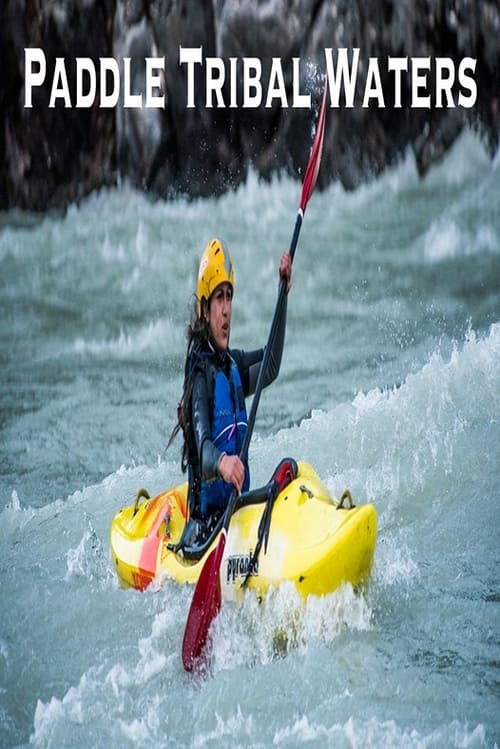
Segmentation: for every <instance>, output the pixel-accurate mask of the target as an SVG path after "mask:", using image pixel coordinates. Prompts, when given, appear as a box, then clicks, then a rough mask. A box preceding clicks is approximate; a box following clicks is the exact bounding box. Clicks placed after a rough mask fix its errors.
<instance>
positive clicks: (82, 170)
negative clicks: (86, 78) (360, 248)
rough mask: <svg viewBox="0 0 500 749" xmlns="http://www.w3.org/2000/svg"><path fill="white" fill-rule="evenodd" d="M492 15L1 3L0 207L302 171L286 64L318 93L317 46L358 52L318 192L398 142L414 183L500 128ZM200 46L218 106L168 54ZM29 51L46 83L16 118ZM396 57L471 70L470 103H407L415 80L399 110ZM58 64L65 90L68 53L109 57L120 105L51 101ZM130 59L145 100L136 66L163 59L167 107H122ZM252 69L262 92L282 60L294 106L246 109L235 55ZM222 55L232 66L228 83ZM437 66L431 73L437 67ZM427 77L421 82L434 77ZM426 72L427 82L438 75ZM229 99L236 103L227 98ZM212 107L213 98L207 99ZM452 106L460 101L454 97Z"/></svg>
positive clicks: (177, 1) (219, 184) (275, 2)
mask: <svg viewBox="0 0 500 749" xmlns="http://www.w3.org/2000/svg"><path fill="white" fill-rule="evenodd" d="M499 39H500V11H499V8H498V3H496V2H495V1H494V0H491V1H490V0H478V2H475V3H471V2H470V0H412V1H411V2H410V0H354V1H353V0H328V1H327V0H317V1H316V2H310V0H261V1H260V2H255V3H248V2H245V1H244V0H212V2H202V3H200V2H199V0H4V2H3V3H2V7H1V8H0V49H2V75H1V77H0V112H1V130H0V209H8V208H10V207H13V206H17V207H21V208H26V209H30V210H37V211H43V210H47V209H50V208H61V207H62V208H64V207H65V206H66V205H67V204H68V203H70V202H72V201H75V200H78V199H79V198H80V197H82V196H83V195H85V194H87V193H88V192H89V191H91V190H92V189H95V188H97V187H99V186H102V185H104V184H110V183H114V182H115V181H116V180H117V179H118V177H119V176H121V177H123V178H127V179H129V180H130V181H131V182H132V183H133V184H134V185H136V186H138V187H140V188H142V189H146V190H148V191H150V192H151V193H153V194H155V195H159V196H164V197H169V196H173V195H176V194H179V193H183V194H186V195H189V196H193V197H196V196H206V195H213V194H220V193H221V192H223V191H224V190H226V189H228V188H231V187H236V186H237V185H238V184H240V182H241V181H242V180H244V179H245V176H246V173H247V170H248V167H249V165H252V166H253V168H255V169H256V170H257V171H258V172H259V173H260V174H261V175H263V176H264V177H269V176H270V175H272V174H273V173H274V172H276V171H285V172H287V173H289V174H292V175H298V174H299V173H300V171H301V169H303V167H304V162H305V161H306V160H307V154H308V150H309V145H310V142H311V125H312V122H313V119H314V117H313V114H312V113H311V111H309V109H300V108H294V107H292V106H291V103H292V91H293V75H292V73H293V63H292V59H293V58H294V57H295V58H300V82H299V87H300V92H307V91H309V92H311V91H313V103H314V104H315V103H316V102H317V100H318V98H319V89H320V83H319V76H320V74H321V72H322V71H323V70H324V68H325V48H333V49H334V51H336V50H338V49H340V48H344V47H345V48H347V49H348V50H350V51H352V50H353V49H354V48H359V49H360V53H359V54H360V66H359V69H358V85H357V87H356V96H355V102H354V107H352V108H346V107H344V106H340V107H339V108H335V109H330V110H329V113H328V125H327V131H326V137H325V147H324V156H323V163H322V169H321V172H320V179H319V184H320V185H322V186H325V185H326V184H328V183H329V182H330V181H332V180H334V179H336V180H340V181H341V182H342V183H343V185H344V186H346V187H347V188H354V187H356V186H357V185H358V184H360V183H361V182H362V181H364V180H366V179H367V178H369V177H372V176H374V175H376V174H378V173H379V172H380V171H381V170H382V169H384V168H385V167H386V166H387V165H389V164H391V163H392V162H394V160H395V159H397V158H398V157H399V156H400V155H401V153H402V152H403V151H404V150H405V149H406V148H407V147H412V148H413V149H414V152H415V155H416V160H417V165H418V168H419V170H420V172H421V173H422V174H424V173H425V172H426V170H427V169H428V168H429V167H430V165H431V164H432V163H434V162H435V161H436V160H437V159H439V158H440V157H441V155H442V154H443V153H444V152H445V151H446V149H447V148H449V146H450V145H451V144H452V143H453V141H454V140H455V138H456V137H457V136H458V134H459V133H460V132H461V130H462V129H463V127H464V126H465V125H467V124H469V125H472V126H475V127H479V128H480V129H481V131H482V132H483V134H484V136H485V139H486V141H487V143H488V145H489V147H490V150H491V152H492V153H494V151H495V149H496V148H497V147H498V141H499V132H500V88H499V81H500V43H499V41H498V40H499ZM180 45H182V46H183V47H190V48H197V47H201V46H202V47H203V57H204V58H206V57H216V58H220V59H222V60H223V61H224V64H225V69H224V72H225V76H226V80H225V85H224V87H223V89H222V94H223V97H224V102H225V104H226V106H225V107H224V108H220V107H217V106H213V107H211V108H210V107H207V106H206V103H207V102H206V92H205V85H204V72H205V68H204V66H202V65H197V66H196V70H195V88H194V104H195V106H194V107H192V108H189V107H187V106H186V91H187V66H186V65H179V47H180ZM26 47H40V48H42V49H43V50H44V53H45V56H46V66H47V74H46V79H45V83H44V85H43V86H42V87H37V88H34V89H33V95H32V103H33V106H32V108H30V109H28V108H25V106H24V103H25V70H24V67H25V62H24V49H25V48H26ZM389 56H393V57H408V58H412V57H430V58H431V60H433V61H434V60H435V58H436V57H446V58H450V59H451V60H452V61H453V63H454V65H455V68H456V69H458V64H459V62H460V60H462V59H463V58H464V57H472V58H475V59H476V60H477V63H476V70H475V73H474V78H475V80H476V83H477V100H476V103H475V106H474V107H473V108H470V109H469V108H464V107H458V106H454V107H450V106H441V107H438V106H436V105H435V104H436V101H435V92H434V91H433V88H432V83H431V85H430V86H429V89H430V93H431V99H432V101H433V104H432V105H431V107H430V108H428V107H423V108H422V107H420V108H410V107H409V106H408V104H409V102H410V98H411V76H406V77H405V78H404V79H403V82H402V88H401V99H402V106H401V107H400V108H395V107H394V104H395V101H394V80H393V77H391V76H393V74H391V73H390V72H388V70H387V65H386V61H387V58H388V57H389ZM61 57H62V58H64V59H65V60H66V69H67V78H68V88H69V91H70V93H71V96H72V97H74V95H75V86H76V64H75V58H77V57H88V58H91V60H92V61H93V62H94V63H95V66H96V70H97V80H96V86H97V91H99V90H100V89H99V87H100V83H101V80H100V74H99V59H100V58H102V57H108V58H109V57H114V58H116V59H117V60H118V61H120V68H119V76H120V82H121V90H122V94H121V97H122V98H121V99H120V101H119V102H118V103H117V105H116V106H114V107H109V108H101V107H99V97H98V96H97V97H96V101H95V103H94V105H93V106H92V107H90V108H76V107H75V106H74V100H73V101H72V106H71V107H66V106H65V105H64V101H61V100H58V102H57V104H56V106H55V107H53V108H51V107H49V102H50V97H51V84H52V78H53V71H54V67H55V65H56V59H57V58H61ZM126 57H128V58H130V70H129V73H128V75H129V78H130V91H131V93H135V94H138V93H140V92H143V91H144V90H145V64H144V60H145V58H147V57H160V58H163V57H165V69H164V71H162V73H161V76H160V77H161V90H162V91H163V93H164V95H165V107H164V108H144V107H143V108H133V107H124V106H123V88H124V85H123V83H124V76H125V71H124V65H123V58H126ZM243 57H245V58H249V57H254V58H257V59H258V60H260V62H261V65H262V74H261V75H262V82H263V84H264V87H265V86H266V83H267V81H268V79H269V75H270V72H271V67H272V58H273V57H279V58H281V61H282V70H283V78H284V83H285V86H286V91H287V96H288V100H289V106H288V107H285V106H282V103H280V102H279V101H278V100H274V101H273V102H272V106H270V107H265V106H261V107H259V108H258V109H256V108H246V109H243V108H242V107H241V101H242V96H243V92H242V84H241V72H242V63H241V58H243ZM370 57H376V58H377V59H378V60H379V63H380V75H381V83H382V86H383V90H384V97H385V108H379V107H377V106H376V105H375V104H374V101H373V100H372V101H371V103H370V106H368V107H363V106H362V103H363V101H362V100H363V93H364V85H365V82H366V76H367V72H368V61H369V58H370ZM230 58H239V62H238V63H237V66H238V67H237V68H235V70H236V71H237V72H238V76H237V81H236V84H235V85H234V86H233V88H232V83H231V67H230ZM433 65H434V63H433ZM433 76H434V70H431V74H430V75H429V80H430V81H432V80H433ZM434 77H435V76H434ZM235 97H236V100H237V103H238V106H236V107H234V106H233V107H231V106H230V103H231V101H233V103H234V98H235ZM212 99H213V101H214V104H215V102H216V96H215V94H214V95H213V96H212ZM455 103H456V102H455Z"/></svg>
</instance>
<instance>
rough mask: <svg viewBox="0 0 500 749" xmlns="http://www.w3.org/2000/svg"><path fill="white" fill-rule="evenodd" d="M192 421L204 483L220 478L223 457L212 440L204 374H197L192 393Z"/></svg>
mask: <svg viewBox="0 0 500 749" xmlns="http://www.w3.org/2000/svg"><path fill="white" fill-rule="evenodd" d="M191 420H192V425H193V432H194V438H195V444H196V452H197V455H198V461H199V466H200V473H201V479H202V481H210V480H212V479H216V478H219V471H218V465H219V460H220V458H221V456H222V453H221V451H220V450H218V449H217V448H216V447H215V445H214V444H213V442H212V440H211V429H210V410H209V403H208V389H207V380H206V377H205V374H204V372H202V371H199V372H197V373H196V375H195V378H194V383H193V390H192V393H191Z"/></svg>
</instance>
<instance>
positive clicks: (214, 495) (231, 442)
mask: <svg viewBox="0 0 500 749" xmlns="http://www.w3.org/2000/svg"><path fill="white" fill-rule="evenodd" d="M247 424H248V418H247V410H246V406H245V396H244V393H243V385H242V384H241V378H240V373H239V371H238V367H237V366H236V364H235V362H234V361H233V360H232V359H231V365H230V374H229V377H227V375H226V374H225V373H224V372H223V371H222V370H221V369H217V371H216V375H215V381H214V383H213V408H212V424H211V438H212V442H213V443H214V445H215V446H216V447H217V448H218V449H219V450H221V451H222V452H225V453H227V454H228V455H239V454H240V452H241V446H242V444H243V439H244V436H245V432H246V429H247ZM249 486H250V472H249V470H248V465H245V480H244V482H243V488H242V491H243V492H245V491H248V488H249ZM232 490H233V485H232V484H228V483H227V482H226V481H224V480H223V479H214V480H213V481H203V482H202V484H201V496H200V509H201V512H202V514H207V513H210V512H213V510H215V509H218V510H224V509H225V507H226V505H227V503H228V501H229V497H230V496H231V492H232Z"/></svg>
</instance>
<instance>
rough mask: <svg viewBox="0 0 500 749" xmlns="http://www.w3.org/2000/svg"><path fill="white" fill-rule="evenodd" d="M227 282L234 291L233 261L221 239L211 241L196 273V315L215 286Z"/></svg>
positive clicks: (199, 312) (204, 251)
mask: <svg viewBox="0 0 500 749" xmlns="http://www.w3.org/2000/svg"><path fill="white" fill-rule="evenodd" d="M225 281H227V282H228V283H230V284H231V288H232V289H234V271H233V261H232V260H231V255H230V254H229V250H228V249H227V246H226V243H225V242H224V240H223V239H218V238H217V237H216V238H215V239H211V240H210V242H209V243H208V244H207V246H206V247H205V249H204V250H203V255H202V256H201V260H200V269H199V271H198V315H200V314H201V302H202V300H203V299H206V300H207V301H208V300H209V299H210V297H211V295H212V293H213V292H214V291H215V289H216V288H217V286H218V285H219V284H221V283H224V282H225Z"/></svg>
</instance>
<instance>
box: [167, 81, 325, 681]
mask: <svg viewBox="0 0 500 749" xmlns="http://www.w3.org/2000/svg"><path fill="white" fill-rule="evenodd" d="M326 89H327V86H326V79H325V85H324V89H323V99H322V103H321V109H320V113H319V118H318V127H317V129H316V135H315V138H314V142H313V147H312V150H311V154H310V156H309V161H308V164H307V168H306V172H305V176H304V181H303V184H302V193H301V196H300V203H299V210H298V212H297V219H296V221H295V229H294V232H293V236H292V242H291V245H290V256H291V259H292V262H293V257H294V255H295V249H296V247H297V242H298V239H299V234H300V228H301V226H302V221H303V218H304V212H305V210H306V206H307V203H308V200H309V198H310V197H311V195H312V192H313V190H314V187H315V185H316V180H317V177H318V171H319V166H320V162H321V151H322V148H323V136H324V131H325V112H326ZM286 287H287V280H286V278H282V279H281V281H280V286H279V292H278V300H277V302H276V308H275V310H274V317H273V321H272V324H271V329H270V331H269V337H268V341H267V345H266V348H265V349H264V355H263V357H262V362H261V365H260V369H259V376H258V377H257V385H256V387H255V393H254V397H253V401H252V408H251V410H250V416H249V419H248V424H247V429H246V432H245V436H244V438H243V444H242V447H241V452H240V458H241V460H242V461H243V462H246V461H247V459H248V449H249V446H250V440H251V438H252V432H253V428H254V425H255V417H256V415H257V408H258V405H259V401H260V395H261V392H262V388H263V387H264V379H265V376H266V373H267V369H268V366H269V357H270V356H271V350H272V348H273V343H274V338H275V336H276V329H277V327H278V321H279V319H280V315H281V312H282V307H283V304H284V303H285V295H286ZM237 498H238V493H237V491H236V489H233V491H232V492H231V496H230V498H229V502H228V504H227V507H226V511H225V513H224V519H223V525H222V529H221V533H220V536H219V541H218V542H217V545H216V547H215V549H213V550H212V551H211V553H210V554H209V556H208V558H207V560H206V561H205V564H204V566H203V569H202V571H201V575H200V577H199V579H198V583H197V585H196V588H195V591H194V595H193V599H192V601H191V607H190V609H189V614H188V618H187V622H186V627H185V630H184V639H183V643H182V662H183V665H184V668H185V669H186V671H192V670H193V669H194V668H195V667H196V665H197V664H198V663H199V661H200V659H201V657H202V655H203V652H204V649H205V645H206V642H207V638H208V632H209V628H210V625H211V622H212V621H213V619H215V617H216V616H217V614H218V612H219V609H220V606H221V602H222V594H221V584H220V574H219V573H220V567H221V564H222V558H223V554H224V548H225V545H226V538H227V531H228V528H229V523H230V522H231V516H232V514H233V512H234V508H235V505H236V500H237Z"/></svg>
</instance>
